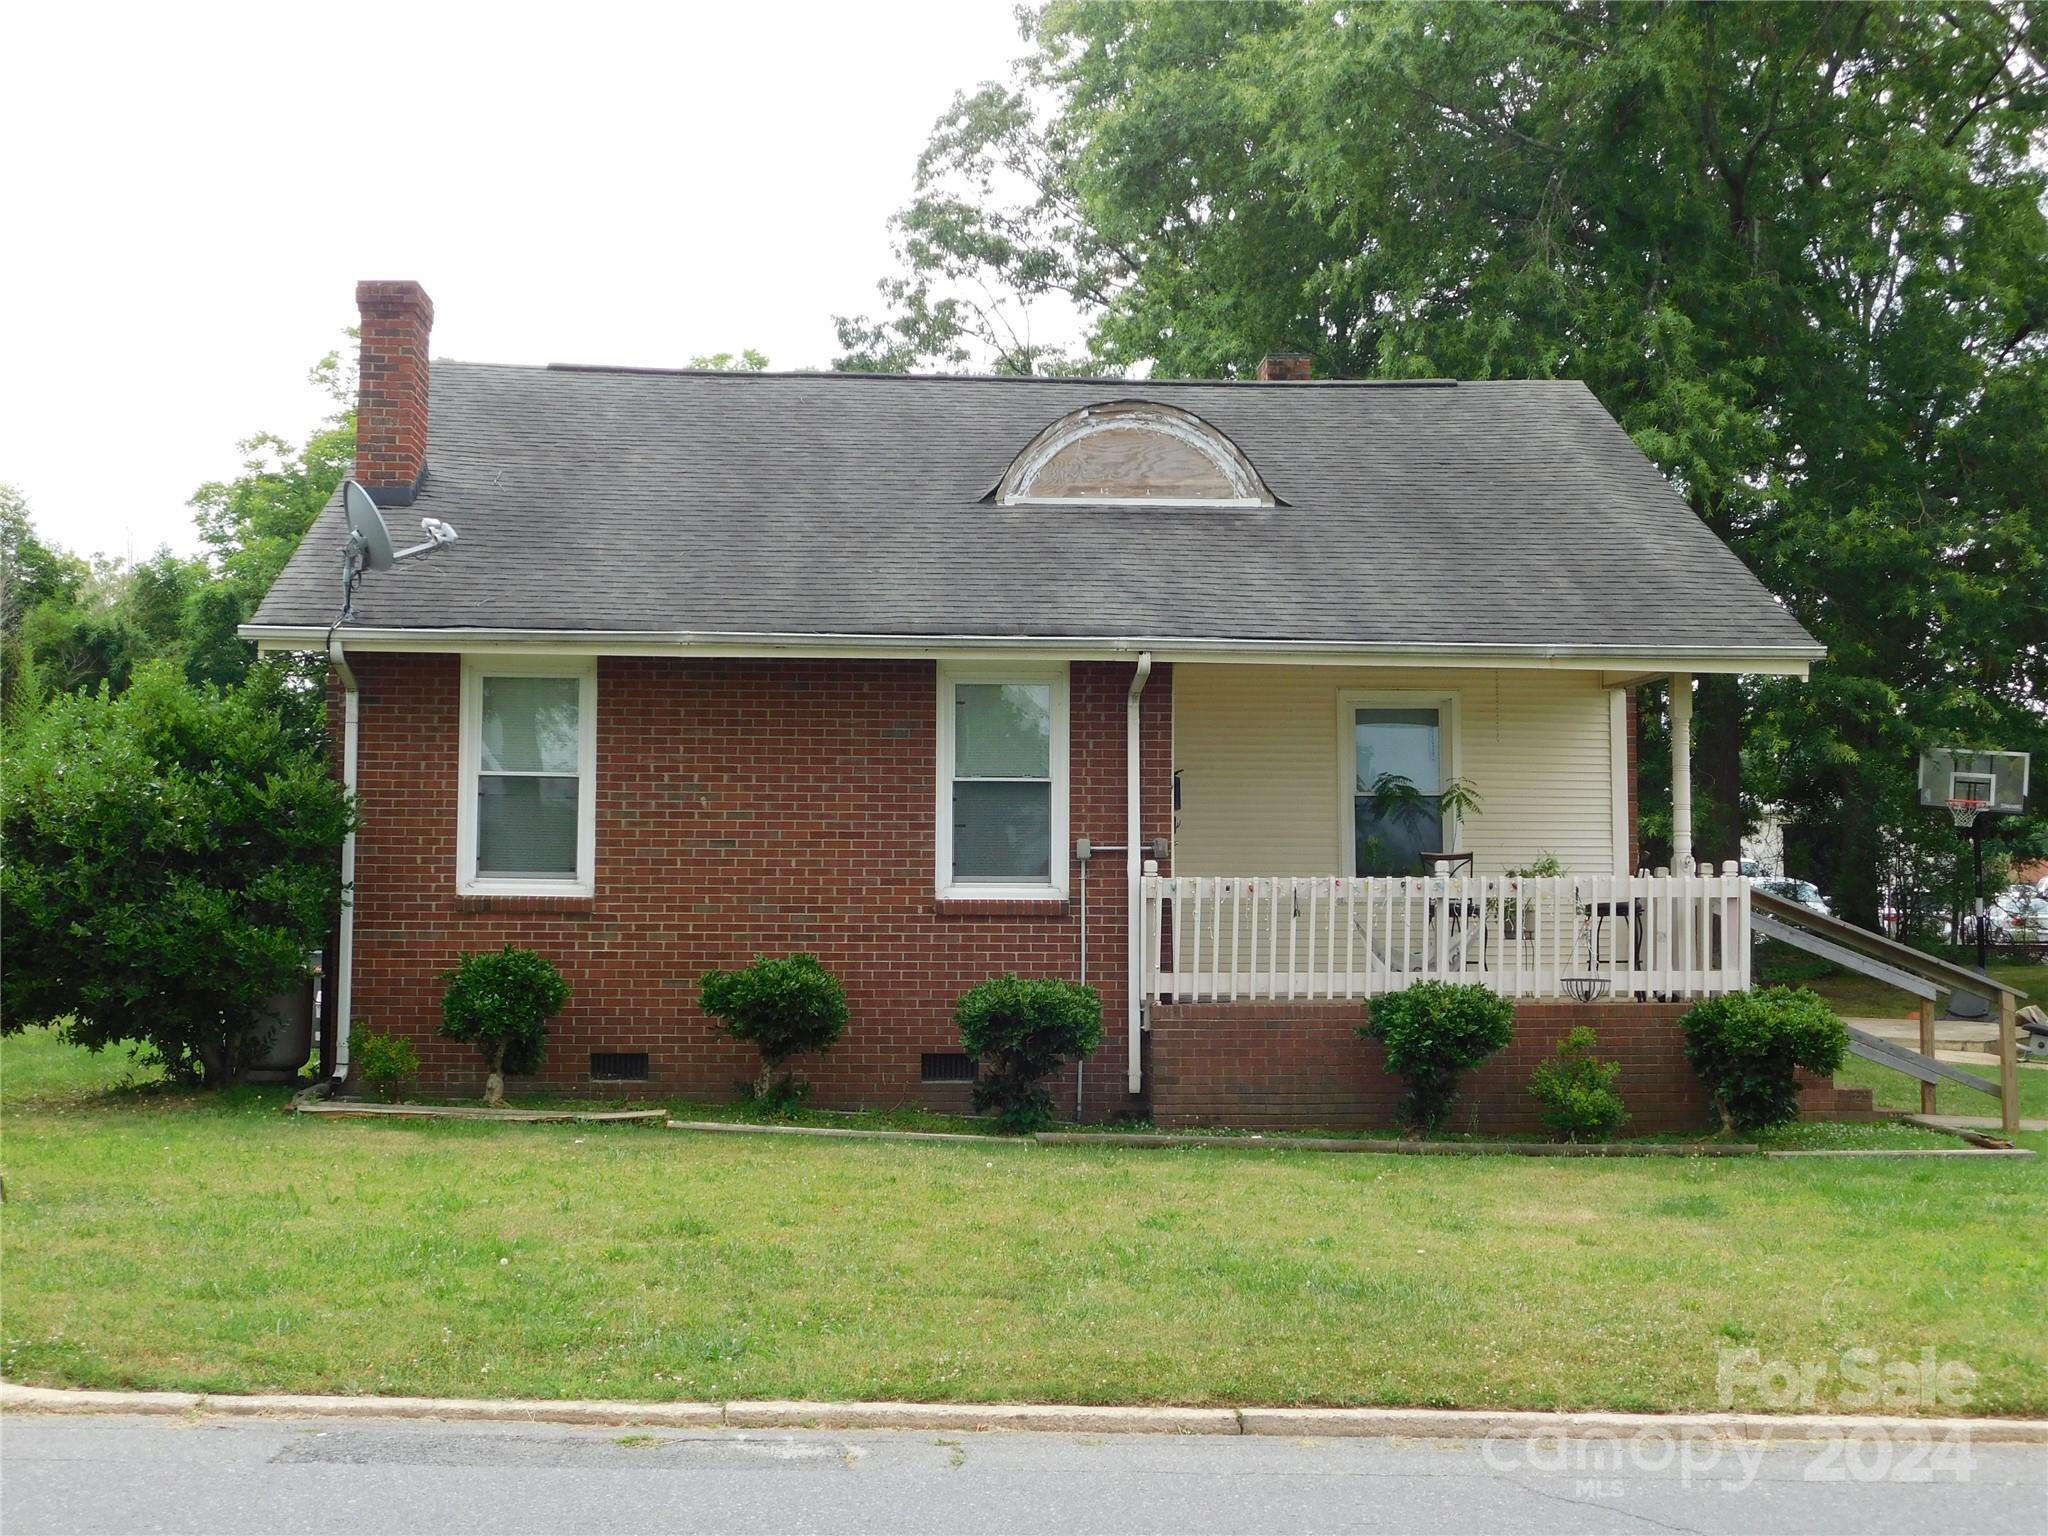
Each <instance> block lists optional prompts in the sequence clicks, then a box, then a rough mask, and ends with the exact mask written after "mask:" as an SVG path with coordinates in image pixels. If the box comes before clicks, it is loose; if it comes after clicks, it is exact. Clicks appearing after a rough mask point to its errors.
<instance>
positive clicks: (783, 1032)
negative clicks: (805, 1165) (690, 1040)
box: [698, 955, 847, 1113]
mask: <svg viewBox="0 0 2048 1536" xmlns="http://www.w3.org/2000/svg"><path fill="white" fill-rule="evenodd" d="M698 997H699V999H700V1001H701V1002H702V1003H703V1005H704V1011H705V1012H706V1013H708V1014H710V1015H711V1016H712V1017H713V1018H714V1019H717V1020H718V1021H719V1022H720V1023H721V1024H723V1025H724V1026H725V1032H726V1033H727V1034H729V1035H731V1036H732V1037H733V1038H734V1039H735V1040H745V1041H748V1042H750V1043H751V1044H752V1045H753V1046H754V1048H755V1049H756V1050H758V1051H759V1052H760V1053H761V1074H760V1076H759V1077H757V1078H755V1080H754V1084H753V1087H752V1089H751V1096H752V1098H753V1100H754V1102H755V1103H757V1104H759V1105H762V1106H763V1107H764V1108H768V1109H772V1110H775V1111H777V1112H778V1113H780V1112H783V1111H786V1110H789V1109H793V1108H794V1107H795V1106H796V1105H798V1104H800V1103H802V1102H803V1098H804V1095H805V1094H806V1093H808V1092H809V1085H808V1084H805V1083H803V1082H801V1081H799V1080H798V1078H797V1077H796V1075H795V1074H794V1073H785V1074H784V1075H783V1076H782V1078H781V1079H780V1080H779V1081H778V1080H777V1079H776V1076H775V1073H776V1070H777V1069H778V1068H779V1067H781V1065H782V1064H783V1063H784V1062H785V1061H787V1060H789V1058H790V1057H792V1056H801V1055H804V1054H806V1053H807V1052H811V1051H828V1050H830V1049H831V1048H832V1046H833V1044H834V1042H836V1041H837V1040H838V1039H839V1037H840V1035H841V1034H842V1033H844V1031H845V1029H846V1015H847V1009H846V988H845V987H843V986H841V985H840V983H839V978H838V977H837V976H834V975H833V974H832V973H831V972H830V971H828V970H826V969H825V967H824V966H823V965H822V964H820V963H819V960H818V957H817V956H816V955H787V956H785V957H783V958H782V959H780V960H770V959H768V958H766V957H765V956H756V957H755V960H754V963H753V964H752V965H748V966H742V967H741V968H740V969H739V970H736V971H721V970H717V969H715V968H714V969H712V970H708V971H706V972H705V973H704V980H703V981H702V982H701V983H700V984H699V986H698Z"/></svg>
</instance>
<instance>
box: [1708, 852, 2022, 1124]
mask: <svg viewBox="0 0 2048 1536" xmlns="http://www.w3.org/2000/svg"><path fill="white" fill-rule="evenodd" d="M1749 901H1750V928H1751V931H1752V932H1753V933H1755V934H1757V935H1759V936H1760V937H1763V938H1771V939H1776V940H1777V941H1778V942H1779V943H1781V944H1789V945H1791V946H1792V947H1793V948H1794V949H1802V950H1805V951H1806V952H1807V953H1808V954H1811V955H1818V956H1820V957H1821V958H1822V959H1825V960H1830V961H1832V962H1834V963H1835V964H1836V965H1839V966H1842V967H1843V968H1844V969H1846V970H1851V971H1855V972H1857V973H1859V974H1861V975H1864V976H1869V977H1871V978H1872V979H1874V980H1877V981H1881V982H1883V983H1885V985H1887V986H1891V987H1896V988H1898V989H1899V990H1900V991H1901V992H1906V993H1910V994H1911V995H1912V996H1914V997H1917V998H1919V999H1920V1048H1919V1049H1918V1050H1914V1049H1913V1048H1912V1047H1910V1046H1905V1045H1900V1044H1899V1043H1898V1042H1897V1041H1893V1040H1887V1039H1885V1038H1884V1037H1883V1036H1881V1035H1876V1034H1872V1033H1871V1032H1870V1031H1869V1030H1866V1029H1858V1028H1857V1027H1856V1026H1855V1025H1853V1024H1852V1025H1850V1026H1848V1029H1849V1050H1850V1053H1851V1054H1853V1055H1856V1056H1859V1057H1861V1058H1862V1059H1863V1060H1865V1061H1874V1062H1876V1063H1877V1064H1878V1065H1879V1066H1882V1067H1890V1068H1892V1069H1893V1070H1894V1071H1897V1072H1903V1073H1905V1074H1906V1075H1907V1076H1908V1077H1911V1078H1914V1079H1916V1080H1917V1081H1918V1082H1919V1084H1920V1112H1921V1113H1922V1114H1923V1115H1931V1114H1933V1113H1934V1094H1935V1088H1936V1086H1937V1085H1938V1084H1940V1083H1955V1084H1956V1085H1957V1086H1959V1087H1963V1088H1974V1089H1976V1090H1977V1091H1978V1092H1979V1093H1985V1094H1989V1095H1991V1096H1992V1097H1993V1098H1996V1099H1997V1100H1998V1101H1999V1112H2000V1113H1999V1119H2000V1122H2001V1123H2002V1125H2003V1126H2004V1130H2005V1134H2006V1135H2008V1136H2010V1135H2012V1134H2014V1133H2015V1132H2016V1131H2018V1130H2019V1128H2020V1092H2019V1033H2018V1020H2017V1010H2018V1007H2019V1003H2020V1000H2021V999H2022V998H2024V997H2025V996H2026V995H2027V994H2026V993H2024V992H2022V991H2020V990H2019V989H2018V988H2017V987H2009V986H2007V985H2005V984H2004V983H2003V982H2000V981H1995V980H1993V979H1992V978H1991V977H1989V976H1986V975H1983V974H1981V973H1979V972H1977V971H1973V970H1969V969H1967V968H1966V967H1964V966H1960V965H1954V964H1951V963H1950V962H1949V961H1947V960H1942V959H1939V958H1937V957H1936V956H1934V955H1924V954H1922V953H1921V952H1920V951H1919V950H1917V949H1914V948H1913V947H1912V946H1910V945H1907V944H1901V943H1900V942H1899V941H1898V940H1896V939H1891V938H1887V937H1885V935H1883V934H1881V933H1873V932H1872V931H1871V930H1870V929H1868V928H1859V927H1857V926H1856V925H1855V924H1854V923H1845V922H1843V921H1842V920H1841V919H1840V918H1838V917H1826V916H1823V915H1822V914H1820V913H1818V912H1812V911H1809V910H1808V909H1807V908H1805V907H1802V906H1800V905H1798V904H1797V903H1796V902H1790V901H1786V900H1784V899H1783V898H1782V897H1778V896H1773V895H1771V894H1770V893H1769V892H1768V891H1760V890H1756V889H1755V888H1753V887H1752V888H1751V890H1750V893H1749ZM1956 992H1968V993H1972V994H1974V995H1975V996H1978V997H1985V998H1991V999H1994V1002H1993V1012H1994V1015H1995V1017H1996V1019H1997V1031H1998V1080H1997V1081H1996V1082H1993V1081H1992V1080H1991V1079H1990V1078H1988V1077H1980V1076H1979V1075H1978V1074H1977V1073H1975V1072H1970V1071H1966V1070H1965V1069H1963V1068H1962V1067H1958V1066H1955V1065H1953V1064H1951V1063H1949V1062H1946V1061H1937V1060H1936V1059H1935V1054H1934V1050H1935V1046H1934V1019H1935V1012H1936V1006H1937V1005H1938V1004H1939V1003H1940V1002H1941V1000H1942V999H1943V998H1944V997H1946V996H1948V995H1950V994H1953V993H1956Z"/></svg>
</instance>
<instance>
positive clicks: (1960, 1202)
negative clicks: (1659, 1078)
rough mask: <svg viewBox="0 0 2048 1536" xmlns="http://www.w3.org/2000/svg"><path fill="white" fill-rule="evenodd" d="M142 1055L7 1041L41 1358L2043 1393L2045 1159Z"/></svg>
mask: <svg viewBox="0 0 2048 1536" xmlns="http://www.w3.org/2000/svg"><path fill="white" fill-rule="evenodd" d="M122 1076H123V1067H122V1064H121V1063H120V1062H119V1061H118V1060H112V1059H103V1060H102V1061H99V1062H88V1061H86V1060H85V1059H84V1058H82V1057H81V1056H80V1055H79V1053H77V1052H74V1051H71V1050H70V1049H68V1048H67V1047H65V1046H63V1045H61V1044H60V1043H58V1042H56V1041H54V1040H52V1039H51V1038H50V1037H48V1036H47V1035H45V1034H42V1033H40V1032H37V1033H33V1034H30V1035H26V1036H22V1037H18V1038H15V1039H11V1040H8V1041H6V1042H4V1044H0V1111H4V1122H0V1165H4V1166H0V1171H4V1174H5V1177H6V1185H7V1203H6V1205H5V1206H4V1207H0V1243H4V1256H5V1265H4V1269H0V1302H4V1308H0V1311H4V1323H0V1333H4V1352H5V1356H4V1367H5V1374H6V1375H7V1377H8V1378H10V1379H12V1380H17V1381H26V1382H39V1383H47V1384H74V1385H93V1386H116V1385H121V1386H143V1387H159V1388H189V1389H200V1390H209V1391H255V1390H292V1391H310V1392H317V1391H360V1392H382V1393H408V1392H422V1393H452V1394H490V1395H505V1396H564V1397H578V1396H611V1397H638V1398H711V1399H717V1398H727V1397H781V1396H789V1397H813V1398H869V1397H874V1398H929V1399H953V1400H975V1399H998V1400H1027V1401H1086V1402H1110V1401H1159V1402H1181V1403H1230V1402H1263V1403H1434V1404H1463V1405H1499V1406H1515V1407H1530V1408H1543V1407H1560V1408H1563V1407H1577V1408H1584V1407H1603V1408H1617V1409H1654V1408H1710V1407H1713V1406H1715V1405H1716V1393H1715V1377H1716V1369H1717V1365H1718V1363H1719V1351H1720V1350H1722V1349H1724V1348H1740V1347H1753V1348H1756V1349H1758V1350H1759V1351H1761V1353H1762V1356H1763V1358H1765V1359H1766V1360H1769V1359H1779V1358H1782V1359H1787V1360H1800V1361H1805V1360H1827V1359H1836V1358H1838V1357H1839V1355H1840V1353H1841V1351H1843V1350H1845V1349H1849V1348H1853V1347H1865V1348H1871V1349H1876V1350H1878V1351H1879V1352H1880V1355H1881V1356H1882V1357H1883V1358H1885V1359H1892V1358H1902V1359H1909V1360H1911V1359H1917V1358H1918V1355H1919V1351H1920V1350H1921V1349H1922V1348H1923V1347H1931V1348H1934V1349H1936V1350H1937V1351H1938V1352H1939V1354H1940V1356H1941V1358H1943V1359H1944V1360H1946V1359H1955V1360H1959V1361H1962V1362H1964V1363H1966V1364H1968V1365H1970V1366H1971V1367H1973V1368H1974V1369H1976V1370H1977V1371H1978V1372H1980V1373H1981V1375H1982V1378H1983V1380H1982V1383H1981V1386H1980V1389H1979V1393H1978V1396H1977V1398H1976V1401H1975V1402H1974V1404H1973V1405H1972V1407H1973V1410H1974V1411H1981V1412H2002V1413H2041V1412H2048V1323H2044V1322H2043V1313H2042V1310H2041V1305H2040V1298H2041V1297H2042V1296H2043V1295H2044V1294H2048V1246H2044V1245H2043V1244H2042V1242H2041V1234H2042V1233H2043V1232H2044V1231H2048V1175H2044V1172H2043V1164H2041V1163H2040V1162H2029V1163H2003V1162H1984V1163H1958V1162H1953V1161H1945V1162H1939V1163H1918V1164H1914V1163H1883V1162H1848V1163H1844V1162H1817V1163H1783V1162H1766V1161H1763V1160H1760V1159H1740V1160H1730V1159H1683V1160H1680V1159H1641V1160H1626V1161H1620V1160H1617V1161H1602V1162H1593V1161H1556V1162H1551V1161H1546V1160H1527V1159H1508V1158H1502V1159H1492V1158H1486V1159H1470V1160H1467V1159H1433V1158H1430V1159H1425V1158H1401V1157H1374V1156H1343V1157H1336V1156H1329V1155H1326V1154H1316V1153H1306V1152H1290V1151H1274V1150H1264V1151H1256V1152H1251V1151H1247V1152H1238V1151H1232V1150H1228V1149H1207V1148H1205V1149H1201V1150H1197V1151H1188V1152H1159V1151H1144V1150H1133V1149H1118V1148H1110V1147H1103V1148H1093V1147H1079V1148H1074V1147H1059V1148H1048V1147H1040V1146H1036V1145H1031V1144H1014V1143H1000V1144H991V1145H989V1146H987V1147H980V1146H960V1145H953V1144H944V1143H925V1144H901V1143H898V1144H890V1143H869V1142H841V1141H818V1140H811V1139H808V1138H772V1139H771V1138H759V1139H756V1138H740V1137H722V1136H698V1135H689V1134H685V1133H679V1132H668V1131H661V1130H648V1129H642V1128H637V1127H628V1126H612V1127H606V1126H540V1125H520V1126H490V1125H478V1124H473V1123H471V1124H460V1123H448V1122H427V1123H407V1124H397V1125H393V1124H379V1123H370V1122H362V1121H323V1120H311V1119H304V1118H299V1119H294V1118H292V1117H289V1116H286V1115H283V1114H280V1113H278V1112H277V1111H278V1106H279V1105H280V1104H281V1102H282V1092H281V1091H267V1090H266V1091H257V1090H246V1091H243V1092H241V1093H239V1094H236V1095H233V1096H229V1097H227V1098H224V1099H216V1100H212V1101H200V1100H195V1099H193V1098H190V1097H187V1096H184V1095H179V1094H173V1093H169V1092H165V1091H162V1090H141V1091H137V1090H134V1089H127V1090H116V1091H112V1092H109V1090H108V1085H109V1084H111V1083H115V1082H118V1081H119V1080H120V1079H121V1077H122ZM2027 1141H2028V1144H2030V1145H2033V1146H2036V1147H2037V1148H2038V1147H2048V1137H2030V1138H2027ZM1746 1405H1747V1406H1760V1405H1757V1404H1746Z"/></svg>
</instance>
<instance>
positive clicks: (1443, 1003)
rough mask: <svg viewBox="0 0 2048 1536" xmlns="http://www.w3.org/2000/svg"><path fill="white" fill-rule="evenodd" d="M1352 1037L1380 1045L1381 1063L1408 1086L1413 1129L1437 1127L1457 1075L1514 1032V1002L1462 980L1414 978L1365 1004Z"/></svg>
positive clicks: (1455, 1093) (1446, 1114)
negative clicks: (1384, 1051) (1384, 1057)
mask: <svg viewBox="0 0 2048 1536" xmlns="http://www.w3.org/2000/svg"><path fill="white" fill-rule="evenodd" d="M1367 1008H1368V1012H1367V1015H1366V1021H1365V1022H1364V1023H1363V1024H1361V1025H1359V1026H1358V1033H1359V1035H1360V1036H1361V1037H1362V1038H1364V1039H1367V1040H1377V1041H1379V1042H1380V1043H1381V1044H1383V1045H1384V1046H1386V1048H1387V1068H1388V1070H1389V1071H1391V1072H1393V1073H1394V1074H1395V1075H1396V1076H1398V1077H1400V1078H1401V1079H1402V1080H1403V1081H1404V1082H1406V1083H1407V1085H1408V1098H1407V1102H1406V1104H1405V1105H1404V1106H1403V1107H1404V1109H1405V1111H1406V1113H1407V1116H1408V1123H1409V1124H1410V1125H1412V1126H1414V1127H1415V1129H1417V1130H1419V1131H1434V1130H1437V1129H1440V1128H1441V1127H1442V1125H1443V1123H1444V1121H1445V1120H1446V1119H1448V1118H1449V1117H1450V1113H1451V1105H1452V1104H1453V1103H1455V1102H1456V1100H1457V1097H1458V1074H1459V1073H1460V1072H1463V1071H1465V1070H1466V1069H1467V1068H1468V1067H1476V1066H1478V1065H1479V1063H1481V1062H1482V1061H1484V1060H1486V1058H1487V1057H1489V1056H1491V1055H1492V1054H1493V1053H1494V1052H1495V1051H1498V1050H1500V1049H1501V1048H1502V1047H1503V1046H1505V1045H1506V1044H1507V1043H1508V1040H1509V1039H1510V1038H1511V1037H1512V1036H1513V1034H1514V1028H1515V1007H1514V1004H1512V1003H1510V1002H1509V1001H1508V1000H1507V999H1506V998H1504V997H1502V996H1501V995H1500V994H1499V993H1498V992H1494V991H1492V990H1490V989H1488V988H1486V987H1482V986H1478V985H1476V984H1473V983H1468V982H1453V981H1418V982H1417V983H1415V985H1413V986H1412V987H1407V988H1405V989H1403V990H1402V991H1399V992H1389V993H1388V994H1387V995H1386V996H1384V997H1376V998H1374V999H1373V1000H1372V1002H1371V1003H1369V1004H1368V1005H1367Z"/></svg>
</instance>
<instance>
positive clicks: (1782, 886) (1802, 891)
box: [1749, 880, 1835, 917]
mask: <svg viewBox="0 0 2048 1536" xmlns="http://www.w3.org/2000/svg"><path fill="white" fill-rule="evenodd" d="M1749 883H1750V884H1751V885H1753V886H1755V887H1756V888H1757V889H1758V890H1760V891H1762V892H1764V893H1765V894H1766V895H1768V896H1775V897H1777V898H1778V899H1779V900H1780V901H1789V902H1793V903H1795V904H1797V905H1799V906H1802V907H1804V908H1806V910H1807V911H1809V912H1818V913H1819V914H1820V915H1821V916H1822V917H1833V916H1834V915H1835V914H1834V909H1833V908H1831V907H1830V906H1829V905H1828V899H1827V897H1825V896H1823V895H1821V893H1820V887H1819V886H1817V885H1815V884H1814V883H1813V882H1812V881H1811V880H1752V881H1750V882H1749Z"/></svg>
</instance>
